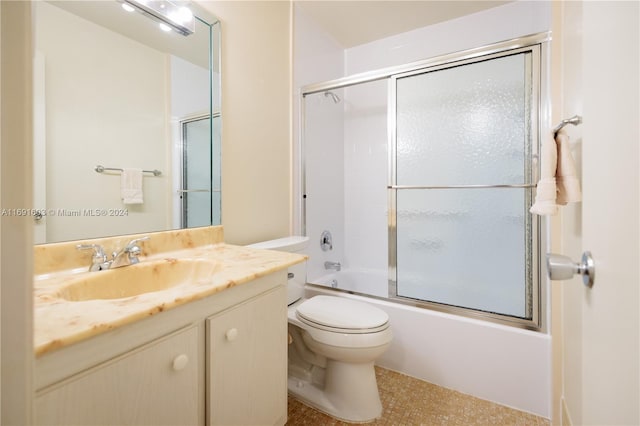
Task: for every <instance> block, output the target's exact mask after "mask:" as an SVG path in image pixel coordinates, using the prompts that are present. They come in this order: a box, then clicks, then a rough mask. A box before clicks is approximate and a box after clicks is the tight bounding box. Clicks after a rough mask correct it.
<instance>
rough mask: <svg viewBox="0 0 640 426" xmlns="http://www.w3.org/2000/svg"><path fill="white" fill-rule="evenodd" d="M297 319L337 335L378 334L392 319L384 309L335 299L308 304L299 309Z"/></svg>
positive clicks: (300, 306) (321, 298)
mask: <svg viewBox="0 0 640 426" xmlns="http://www.w3.org/2000/svg"><path fill="white" fill-rule="evenodd" d="M296 316H297V318H298V319H299V320H300V321H302V322H304V323H305V324H308V325H310V326H312V327H317V328H320V329H322V330H327V331H334V332H336V333H376V332H378V331H382V330H384V329H385V328H387V327H388V326H389V325H388V323H389V316H388V315H387V313H386V312H385V311H383V310H382V309H379V308H376V307H375V306H371V305H369V304H368V303H363V302H358V301H356V300H351V299H347V298H343V297H335V296H315V297H312V298H311V299H308V300H305V301H304V302H303V303H301V304H300V305H298V306H297V309H296Z"/></svg>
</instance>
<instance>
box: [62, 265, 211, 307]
mask: <svg viewBox="0 0 640 426" xmlns="http://www.w3.org/2000/svg"><path fill="white" fill-rule="evenodd" d="M216 265H217V263H216V262H214V261H209V260H202V259H162V260H157V261H147V262H141V263H138V264H136V265H131V266H125V267H122V268H116V269H110V270H107V271H100V272H91V273H89V274H87V275H84V276H83V277H82V278H76V279H74V280H71V281H70V282H69V283H68V284H67V285H65V286H64V287H62V288H61V289H60V291H59V293H58V295H59V297H61V298H62V299H66V300H69V301H73V302H81V301H85V300H96V299H121V298H125V297H132V296H137V295H140V294H145V293H152V292H156V291H162V290H166V289H169V288H172V287H176V286H178V285H181V284H189V283H194V282H203V281H210V280H211V276H212V275H213V274H214V272H215V270H216Z"/></svg>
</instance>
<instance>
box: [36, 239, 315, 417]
mask: <svg viewBox="0 0 640 426" xmlns="http://www.w3.org/2000/svg"><path fill="white" fill-rule="evenodd" d="M214 228H215V227H214ZM173 232H182V233H185V232H189V231H186V230H184V231H173ZM163 234H164V233H163ZM156 237H158V236H156ZM153 239H154V237H153V236H152V240H153ZM168 255H170V256H171V257H167V256H168ZM194 258H197V259H209V260H214V261H215V262H217V266H216V268H215V270H214V271H213V273H212V277H211V278H210V279H208V280H202V279H201V277H200V278H198V279H196V280H195V282H192V283H182V284H180V285H177V286H174V287H172V288H170V289H167V290H160V291H157V292H151V293H145V294H141V295H139V296H130V297H125V298H114V299H106V300H83V301H81V302H76V301H68V300H65V299H64V298H60V295H61V294H64V292H62V291H61V289H63V288H65V287H68V286H69V283H71V282H77V281H78V279H79V278H78V276H75V277H72V278H70V277H69V276H66V275H64V274H62V275H60V274H58V275H57V276H56V275H53V276H52V277H45V278H46V279H45V280H43V281H42V283H39V282H38V281H36V286H35V287H36V309H35V310H36V333H35V334H36V354H37V359H36V369H35V371H36V389H37V393H36V399H35V423H36V424H48V425H55V424H60V425H62V424H65V425H68V424H82V425H91V424H112V425H113V424H118V425H125V424H135V425H163V424H164V425H175V424H181V425H203V424H212V425H213V424H223V425H230V424H244V425H282V424H284V423H285V422H286V417H287V412H286V406H287V383H286V380H287V352H286V351H287V318H286V315H287V313H286V282H287V267H288V266H290V265H292V264H294V263H298V262H300V261H302V260H304V257H302V256H298V255H293V254H290V253H280V252H273V251H263V250H253V249H248V248H244V247H236V246H230V245H226V244H224V243H215V244H210V245H204V246H196V247H193V248H189V249H182V250H177V251H173V252H168V253H167V252H159V253H157V255H151V256H148V257H147V258H146V259H143V260H142V261H141V264H140V265H142V264H143V263H144V262H154V261H157V262H163V261H166V262H173V263H175V264H179V263H180V261H181V260H186V259H188V260H193V259H194ZM126 268H136V265H134V266H130V267H125V268H121V269H122V271H118V272H122V273H123V276H126V273H127V271H125V269H126ZM134 270H135V269H132V270H131V271H134ZM111 272H112V271H100V272H91V273H90V274H108V273H111ZM86 274H89V273H82V274H80V275H81V276H83V277H86V276H87V275H86ZM105 276H106V275H105ZM59 277H60V278H59ZM56 281H60V282H61V283H59V284H52V283H55V282H56ZM83 310H84V315H83V313H82V311H83ZM91 318H92V319H91ZM56 336H57V339H56Z"/></svg>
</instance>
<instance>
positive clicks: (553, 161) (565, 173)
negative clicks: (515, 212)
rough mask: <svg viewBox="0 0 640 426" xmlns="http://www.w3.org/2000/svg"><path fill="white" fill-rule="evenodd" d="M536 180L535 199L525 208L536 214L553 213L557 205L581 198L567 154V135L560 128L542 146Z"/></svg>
mask: <svg viewBox="0 0 640 426" xmlns="http://www.w3.org/2000/svg"><path fill="white" fill-rule="evenodd" d="M540 161H541V165H540V181H539V182H538V186H537V190H536V201H535V203H534V204H533V206H531V209H530V210H529V211H530V212H531V213H534V214H538V215H541V216H542V215H554V214H556V213H557V212H558V205H559V204H560V205H565V204H567V202H577V201H580V200H581V193H580V182H579V181H578V177H577V175H576V168H575V165H574V163H573V158H572V157H571V148H570V146H569V136H568V135H567V134H566V133H565V131H564V130H562V129H561V130H560V131H559V132H558V133H557V134H556V137H555V140H554V139H553V138H549V139H548V140H547V141H546V142H545V143H544V144H543V146H542V152H541V155H540Z"/></svg>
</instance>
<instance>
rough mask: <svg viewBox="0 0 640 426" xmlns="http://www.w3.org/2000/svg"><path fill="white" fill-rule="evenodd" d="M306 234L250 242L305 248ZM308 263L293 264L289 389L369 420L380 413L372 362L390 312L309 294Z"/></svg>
mask: <svg viewBox="0 0 640 426" xmlns="http://www.w3.org/2000/svg"><path fill="white" fill-rule="evenodd" d="M308 243H309V239H308V237H286V238H281V239H277V240H271V241H265V242H261V243H257V244H253V245H250V246H249V247H252V248H259V249H268V250H279V251H287V252H299V253H303V252H304V249H305V248H306V247H307V245H308ZM305 282H306V264H305V263H302V264H298V265H294V266H292V267H291V268H290V269H289V282H288V288H287V290H288V291H287V294H288V304H289V307H288V321H289V336H290V337H289V360H288V371H289V373H288V375H289V377H288V389H289V393H291V394H292V395H293V396H295V397H296V398H298V399H300V400H301V401H303V402H305V403H306V404H308V405H310V406H312V407H315V408H317V409H318V410H320V411H322V412H325V413H327V414H329V415H331V416H333V417H335V418H337V419H340V420H345V421H348V422H356V423H366V422H370V421H373V420H375V419H376V418H378V417H380V416H381V415H382V404H381V403H380V395H379V393H378V385H377V382H376V376H375V370H374V362H375V360H376V359H377V358H378V357H379V356H380V355H382V354H383V353H384V352H385V351H386V350H387V348H388V347H389V345H390V343H391V339H392V333H391V328H390V326H389V316H388V315H387V314H386V312H384V311H383V310H381V309H378V308H376V307H375V306H372V305H370V304H368V303H365V302H360V301H356V300H352V299H348V298H344V297H337V296H323V295H322V296H314V297H311V298H309V299H305V298H304V297H303V296H304V285H305Z"/></svg>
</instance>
